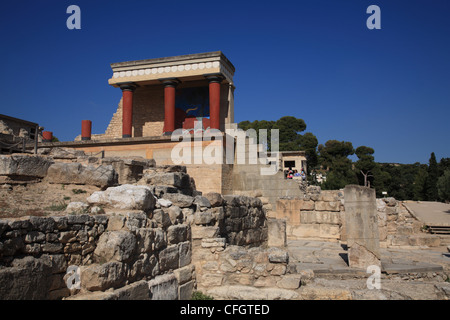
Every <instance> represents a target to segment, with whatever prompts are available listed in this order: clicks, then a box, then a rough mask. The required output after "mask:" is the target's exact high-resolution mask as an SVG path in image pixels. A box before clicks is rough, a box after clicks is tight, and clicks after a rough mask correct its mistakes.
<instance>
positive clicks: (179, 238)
mask: <svg viewBox="0 0 450 320" xmlns="http://www.w3.org/2000/svg"><path fill="white" fill-rule="evenodd" d="M187 239H188V226H187V225H185V224H177V225H172V226H170V227H168V228H167V242H168V244H177V243H179V242H183V241H186V240H187Z"/></svg>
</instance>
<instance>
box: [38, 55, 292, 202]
mask: <svg viewBox="0 0 450 320" xmlns="http://www.w3.org/2000/svg"><path fill="white" fill-rule="evenodd" d="M111 68H112V76H111V78H110V79H109V80H108V83H109V84H110V85H111V86H113V87H116V88H117V89H118V90H121V91H122V98H121V99H120V101H119V103H118V107H117V110H116V112H115V113H114V115H113V116H112V119H111V121H110V123H109V125H108V127H107V129H106V131H105V132H104V133H103V134H91V125H92V123H91V121H90V120H83V121H82V130H81V136H79V137H77V138H76V139H75V141H72V142H61V143H52V144H50V143H47V144H42V147H48V146H59V147H71V148H78V149H82V150H83V151H84V152H86V153H87V154H92V155H98V154H102V155H103V156H106V157H112V156H120V157H124V156H141V157H144V158H147V159H154V160H155V161H156V163H157V164H158V165H165V164H174V159H173V154H172V151H173V149H174V147H175V146H177V145H178V144H179V140H177V139H175V140H173V139H171V136H172V133H173V132H174V131H175V130H177V129H185V130H187V131H188V132H192V131H194V129H195V131H196V132H198V130H202V131H206V132H209V131H210V129H217V130H219V131H217V132H220V135H221V139H220V141H217V140H216V141H208V140H202V141H197V142H196V143H193V144H191V145H192V149H194V145H197V147H199V146H200V149H201V150H205V149H207V147H208V146H210V145H211V144H215V145H217V144H219V145H220V147H221V148H223V150H224V154H225V153H226V151H225V149H226V147H227V146H226V143H227V141H228V142H229V141H230V140H229V139H227V137H228V138H229V135H227V133H226V132H225V131H226V129H230V130H233V129H237V125H236V124H235V123H234V89H235V86H234V83H233V76H234V73H235V68H234V66H233V64H232V63H231V62H230V61H229V60H228V59H227V58H226V57H225V55H224V54H223V53H222V52H220V51H217V52H207V53H200V54H189V55H182V56H174V57H165V58H156V59H147V60H138V61H127V62H119V63H113V64H111ZM193 141H194V137H192V139H191V140H190V141H188V143H189V142H193ZM231 141H232V142H231V144H232V145H234V144H235V143H236V141H235V140H234V138H231ZM183 142H186V140H183ZM247 144H248V141H247ZM239 152H240V151H236V150H235V149H234V148H233V153H234V154H232V155H231V158H233V159H235V158H236V155H237V153H239ZM244 152H248V150H247V151H244ZM241 154H242V152H241ZM224 157H225V156H224ZM227 157H230V155H229V154H228V155H227ZM244 158H246V159H248V155H246V156H245V157H244ZM183 165H186V168H187V173H188V174H189V175H190V176H191V177H193V178H194V180H195V182H196V187H197V190H200V191H202V192H205V193H207V192H219V193H222V194H235V193H239V192H246V191H252V190H256V189H258V190H261V189H263V188H265V189H267V190H265V191H264V192H263V194H267V196H268V197H269V198H270V199H271V202H272V203H273V204H274V205H275V203H276V198H277V197H278V196H291V195H292V196H296V195H298V192H299V188H298V185H297V184H296V183H290V182H292V181H286V180H285V179H284V176H283V172H282V171H281V170H280V171H279V172H277V177H276V178H275V177H273V176H261V175H260V169H261V167H262V166H265V165H267V164H264V163H263V164H260V163H258V164H249V163H245V164H236V163H229V162H226V161H223V162H222V163H212V164H211V163H209V164H208V163H205V162H201V163H199V162H196V161H192V162H191V163H189V164H183ZM277 181H279V182H277ZM275 190H276V191H275Z"/></svg>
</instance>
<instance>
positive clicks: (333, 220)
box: [300, 211, 341, 224]
mask: <svg viewBox="0 0 450 320" xmlns="http://www.w3.org/2000/svg"><path fill="white" fill-rule="evenodd" d="M300 223H301V224H312V223H326V224H340V223H341V221H340V214H339V212H332V211H302V212H300Z"/></svg>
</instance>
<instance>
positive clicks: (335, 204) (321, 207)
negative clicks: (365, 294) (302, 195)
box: [315, 201, 341, 211]
mask: <svg viewBox="0 0 450 320" xmlns="http://www.w3.org/2000/svg"><path fill="white" fill-rule="evenodd" d="M340 204H341V202H340V201H316V202H315V210H316V211H340Z"/></svg>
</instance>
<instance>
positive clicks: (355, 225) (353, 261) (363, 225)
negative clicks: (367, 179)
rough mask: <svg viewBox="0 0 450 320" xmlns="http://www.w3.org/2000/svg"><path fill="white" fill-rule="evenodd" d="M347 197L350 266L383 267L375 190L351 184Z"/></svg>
mask: <svg viewBox="0 0 450 320" xmlns="http://www.w3.org/2000/svg"><path fill="white" fill-rule="evenodd" d="M344 197H345V220H346V221H345V222H346V232H347V235H346V236H347V247H348V261H349V266H350V267H354V268H362V269H367V267H368V266H370V265H377V266H381V261H380V236H379V233H378V220H377V205H376V198H375V190H374V189H370V188H366V187H361V186H358V185H348V186H346V187H345V189H344Z"/></svg>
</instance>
